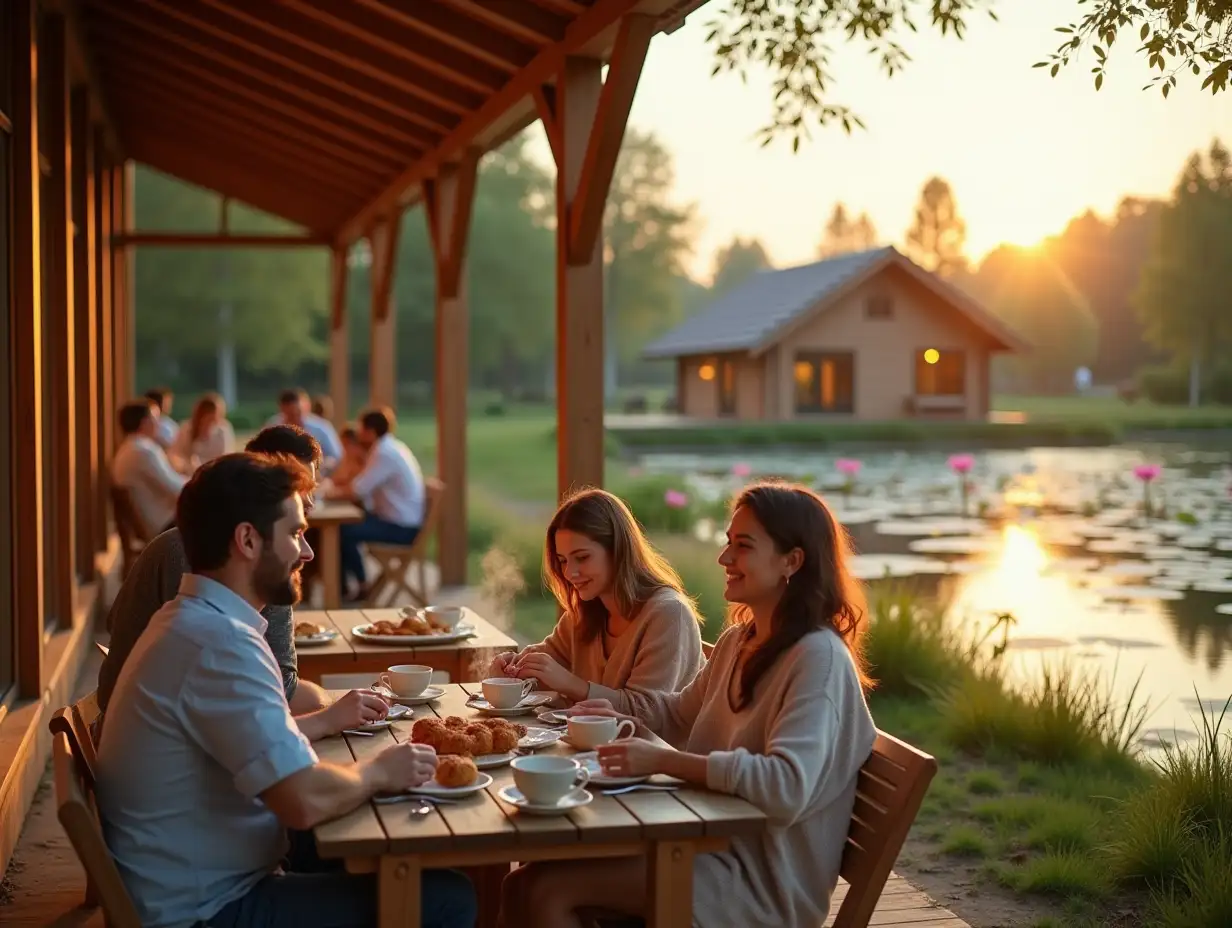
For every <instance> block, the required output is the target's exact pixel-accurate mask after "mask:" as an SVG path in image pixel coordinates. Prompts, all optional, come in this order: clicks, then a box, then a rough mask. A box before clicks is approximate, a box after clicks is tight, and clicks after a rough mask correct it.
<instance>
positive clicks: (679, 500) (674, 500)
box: [663, 490, 689, 509]
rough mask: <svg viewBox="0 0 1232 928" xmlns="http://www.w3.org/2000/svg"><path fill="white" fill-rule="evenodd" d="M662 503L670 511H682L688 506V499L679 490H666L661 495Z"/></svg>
mask: <svg viewBox="0 0 1232 928" xmlns="http://www.w3.org/2000/svg"><path fill="white" fill-rule="evenodd" d="M663 502H665V503H667V505H668V506H670V507H671V508H672V509H683V508H684V507H685V506H687V505H689V497H688V496H686V495H685V494H684V493H681V492H680V491H679V490H668V491H667V492H666V493H664V494H663Z"/></svg>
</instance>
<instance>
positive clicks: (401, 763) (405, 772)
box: [371, 741, 436, 793]
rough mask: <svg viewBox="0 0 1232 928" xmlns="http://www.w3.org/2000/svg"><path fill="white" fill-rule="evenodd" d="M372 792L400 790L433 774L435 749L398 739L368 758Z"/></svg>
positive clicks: (429, 777) (413, 786) (412, 785)
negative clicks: (370, 760)
mask: <svg viewBox="0 0 1232 928" xmlns="http://www.w3.org/2000/svg"><path fill="white" fill-rule="evenodd" d="M371 770H372V774H373V780H372V784H373V786H374V788H375V792H378V793H401V792H405V791H406V790H408V789H414V788H415V787H417V786H423V785H424V784H425V783H427V782H428V781H429V780H431V779H432V778H433V777H434V776H436V751H435V750H433V749H432V747H431V746H430V745H426V744H415V743H414V742H411V741H400V742H398V743H397V744H394V745H391V746H390V747H387V748H386V749H385V750H383V751H382V752H381V753H380V754H378V755H377V756H376V757H375V758H373V760H372V766H371Z"/></svg>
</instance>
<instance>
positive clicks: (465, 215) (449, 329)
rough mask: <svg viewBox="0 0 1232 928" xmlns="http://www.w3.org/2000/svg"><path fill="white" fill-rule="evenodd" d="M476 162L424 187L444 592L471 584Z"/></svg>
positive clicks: (469, 158) (469, 161) (439, 557)
mask: <svg viewBox="0 0 1232 928" xmlns="http://www.w3.org/2000/svg"><path fill="white" fill-rule="evenodd" d="M477 172H478V157H477V156H476V155H474V154H473V153H468V155H467V157H466V158H465V159H464V160H463V161H462V163H461V164H459V165H456V166H452V167H450V168H448V169H446V170H445V171H442V173H441V176H440V177H439V178H437V179H433V180H429V181H426V182H425V183H424V185H423V193H424V207H425V212H426V213H427V218H428V237H429V239H430V240H431V242H432V251H433V255H434V258H435V261H434V265H435V272H436V435H437V440H436V473H437V476H438V477H439V478H440V479H441V480H442V481H444V483H445V491H444V494H443V496H442V498H441V509H442V511H441V518H439V519H438V520H437V525H438V526H439V528H438V529H437V533H438V534H437V560H438V563H439V566H440V571H441V586H460V585H462V584H464V583H466V554H467V534H466V483H467V478H466V407H467V390H468V387H469V383H470V379H469V375H468V373H467V355H468V352H467V338H468V331H467V330H468V324H469V318H468V316H469V314H468V310H467V305H466V273H465V269H466V245H467V240H468V238H469V233H470V224H471V206H472V204H473V203H474V199H475V181H476V175H477Z"/></svg>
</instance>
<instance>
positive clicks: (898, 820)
mask: <svg viewBox="0 0 1232 928" xmlns="http://www.w3.org/2000/svg"><path fill="white" fill-rule="evenodd" d="M936 772H937V761H936V758H934V757H932V755H929V754H925V753H924V752H923V751H919V750H917V749H916V748H913V747H912V746H911V745H909V744H907V743H906V742H905V741H899V740H898V739H897V738H895V737H894V736H893V735H887V734H886V733H885V732H883V731H878V732H877V740H876V741H875V742H874V743H873V752H872V753H871V754H870V755H869V756H868V760H866V761H865V762H864V766H862V767H861V768H860V772H859V774H858V780H857V782H856V802H855V807H854V808H853V809H852V812H851V825H850V827H849V828H848V830H847V846H846V847H845V848H844V850H843V862H842V865H841V867H840V869H839V875H840V876H841V877H842V878H843V879H844V880H846V881H847V883H848V884H850V885H849V886H848V888H847V895H846V896H845V897H844V898H843V902H842V904H841V905H840V906H839V909H838V912H837V913H836V914H835V916H834V920H833V922H832V923H831V928H866V926H867V925H868V923H869V921H870V919H872V917H873V911H874V910H875V909H876V908H877V902H878V901H879V900H880V899H881V891H882V889H884V888H885V883H886V880H887V879H888V878H889V876H890V870H891V868H893V866H894V861H895V860H897V859H898V852H899V851H900V850H902V847H903V842H904V841H906V840H907V832H908V831H910V830H911V825H912V823H913V822H914V821H915V817H916V815H917V814H918V813H919V811H920V803H921V802H923V801H924V794H925V793H927V792H928V785H929V784H930V783H931V782H932V779H933V776H934V775H935V774H936ZM593 924H594V928H633V926H637V925H642V924H643V922H642V921H641V919H629V918H626V917H624V916H613V915H611V914H604V915H599V916H598V917H597V918H595V920H594V923H593ZM818 928H821V926H820V925H819V926H818Z"/></svg>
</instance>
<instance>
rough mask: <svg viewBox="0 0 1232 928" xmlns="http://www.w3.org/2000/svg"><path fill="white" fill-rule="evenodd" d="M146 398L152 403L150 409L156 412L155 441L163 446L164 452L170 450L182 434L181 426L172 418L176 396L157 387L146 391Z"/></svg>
mask: <svg viewBox="0 0 1232 928" xmlns="http://www.w3.org/2000/svg"><path fill="white" fill-rule="evenodd" d="M145 398H146V399H147V400H149V401H150V407H151V409H153V411H154V424H155V432H154V440H155V441H156V442H158V443H159V444H160V445H162V446H163V450H164V451H167V450H170V448H171V445H172V443H173V442H174V441H175V437H176V436H177V435H178V434H180V426H179V424H178V423H177V422H176V421H175V420H174V419H172V418H171V407H172V406H173V405H174V404H175V394H174V393H172V392H171V391H170V390H168V389H167V388H166V387H157V388H156V389H153V390H146V391H145Z"/></svg>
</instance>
